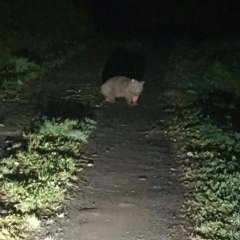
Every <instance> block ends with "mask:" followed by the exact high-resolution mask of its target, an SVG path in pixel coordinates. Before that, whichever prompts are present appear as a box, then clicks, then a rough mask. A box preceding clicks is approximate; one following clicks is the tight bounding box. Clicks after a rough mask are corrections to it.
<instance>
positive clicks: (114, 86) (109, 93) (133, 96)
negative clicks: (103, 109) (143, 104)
mask: <svg viewBox="0 0 240 240" xmlns="http://www.w3.org/2000/svg"><path fill="white" fill-rule="evenodd" d="M144 83H145V82H144V81H137V80H135V79H130V78H127V77H123V76H116V77H112V78H110V79H108V80H107V81H106V82H105V83H104V84H103V85H102V86H101V93H102V95H103V96H104V97H105V100H104V102H105V101H107V102H115V98H124V97H125V98H126V100H127V103H128V104H129V105H137V100H138V97H139V95H140V94H141V93H142V91H143V85H144ZM102 104H103V103H102ZM102 104H100V105H102Z"/></svg>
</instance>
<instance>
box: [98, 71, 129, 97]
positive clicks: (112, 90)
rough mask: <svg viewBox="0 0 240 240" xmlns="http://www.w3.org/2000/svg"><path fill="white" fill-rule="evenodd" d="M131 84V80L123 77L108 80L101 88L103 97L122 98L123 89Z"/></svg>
mask: <svg viewBox="0 0 240 240" xmlns="http://www.w3.org/2000/svg"><path fill="white" fill-rule="evenodd" d="M130 83H131V79H130V78H127V77H123V76H116V77H112V78H110V79H108V80H107V81H106V82H105V83H104V84H103V85H102V86H101V93H102V94H103V95H105V96H106V95H109V94H111V95H114V96H115V97H124V92H125V89H126V88H127V87H128V85H129V84H130Z"/></svg>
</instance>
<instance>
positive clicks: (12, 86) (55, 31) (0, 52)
mask: <svg viewBox="0 0 240 240" xmlns="http://www.w3.org/2000/svg"><path fill="white" fill-rule="evenodd" d="M75 4H77V3H75ZM0 8H1V9H2V12H3V14H1V15H0V100H2V99H5V98H9V97H15V95H16V93H17V92H18V90H19V89H21V88H22V87H23V86H26V85H27V84H29V83H30V82H31V81H32V80H33V79H36V78H41V77H42V76H43V75H44V74H45V73H46V72H48V71H50V70H51V69H52V68H54V67H57V66H59V65H61V64H62V63H63V62H65V61H66V60H68V59H69V58H70V57H72V56H73V55H74V54H75V53H76V52H78V51H82V50H84V49H85V48H86V46H85V45H84V44H83V40H84V39H86V38H87V37H89V36H91V34H92V30H91V29H92V23H91V19H90V18H89V16H88V13H87V9H86V6H85V5H84V4H78V5H74V3H73V2H72V3H69V2H68V1H66V0H53V1H51V3H50V2H49V1H48V0H42V1H40V2H33V1H30V0H27V1H6V0H2V1H0Z"/></svg>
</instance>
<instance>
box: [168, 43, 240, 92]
mask: <svg viewBox="0 0 240 240" xmlns="http://www.w3.org/2000/svg"><path fill="white" fill-rule="evenodd" d="M239 62H240V44H239V38H229V39H223V40H221V41H218V42H217V41H213V40H212V41H205V42H202V43H198V42H194V41H193V40H184V41H179V42H178V43H177V44H176V48H175V51H174V52H173V54H172V55H171V57H170V59H169V71H168V74H167V76H166V81H165V82H166V83H167V84H168V85H169V86H174V87H176V86H177V87H180V88H188V89H189V88H191V89H199V88H200V89H204V90H207V91H211V90H212V89H213V88H216V89H218V90H223V91H225V92H233V93H234V94H236V95H238V96H239V95H240V84H239V83H240V80H239V79H240V68H239Z"/></svg>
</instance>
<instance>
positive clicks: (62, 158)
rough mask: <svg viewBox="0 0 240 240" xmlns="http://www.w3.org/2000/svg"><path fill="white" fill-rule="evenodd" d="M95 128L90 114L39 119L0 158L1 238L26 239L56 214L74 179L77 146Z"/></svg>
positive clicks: (77, 157) (85, 139)
mask: <svg viewBox="0 0 240 240" xmlns="http://www.w3.org/2000/svg"><path fill="white" fill-rule="evenodd" d="M36 122H37V125H36ZM94 127H95V122H94V121H93V120H91V119H88V118H86V119H83V120H81V121H78V120H69V119H66V120H64V121H61V120H60V119H52V120H49V119H43V120H41V121H39V120H38V121H35V131H32V132H30V133H28V134H24V135H23V142H22V143H21V144H19V143H15V144H13V145H12V149H13V150H15V154H11V155H10V156H9V157H6V158H4V159H2V160H1V162H0V165H1V167H0V184H1V191H0V199H1V219H0V238H1V239H8V240H11V239H14V240H16V239H27V237H28V235H29V234H30V232H31V230H34V229H35V230H36V229H39V228H40V227H41V220H40V219H41V216H48V215H49V214H52V213H54V212H58V210H59V208H60V206H61V202H62V201H63V199H64V194H65V192H66V190H67V188H68V187H70V186H72V183H73V181H75V180H76V178H77V177H76V172H77V169H76V168H75V165H76V159H79V158H81V156H80V154H79V150H80V148H81V145H82V144H83V143H86V142H87V139H88V136H89V134H90V133H91V131H92V130H93V129H94ZM21 145H22V147H21ZM81 170H82V168H80V169H78V171H81Z"/></svg>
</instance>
